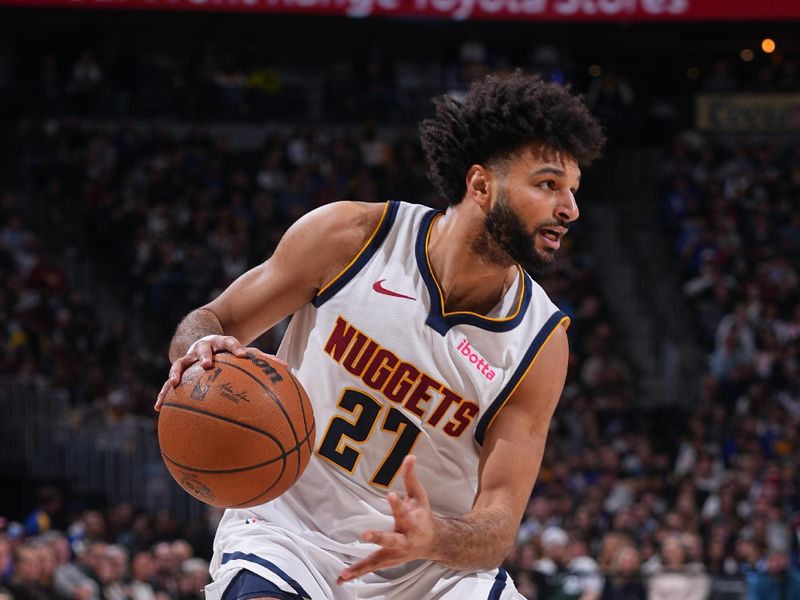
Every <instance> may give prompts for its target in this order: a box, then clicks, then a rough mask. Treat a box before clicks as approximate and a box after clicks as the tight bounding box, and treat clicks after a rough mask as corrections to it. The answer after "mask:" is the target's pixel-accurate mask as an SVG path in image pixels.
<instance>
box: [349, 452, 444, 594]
mask: <svg viewBox="0 0 800 600" xmlns="http://www.w3.org/2000/svg"><path fill="white" fill-rule="evenodd" d="M415 461H416V458H415V457H414V456H412V455H409V456H406V458H405V460H403V464H402V466H401V467H400V471H401V473H402V475H403V483H404V484H405V488H406V495H405V497H404V498H400V496H399V495H398V494H397V493H395V492H389V495H388V496H387V500H388V501H389V506H390V507H391V508H392V515H393V516H394V531H365V532H364V533H362V534H361V539H363V540H364V541H365V542H371V543H373V544H377V545H378V546H380V549H378V550H376V551H375V552H373V553H372V554H370V555H369V556H367V557H366V558H364V559H362V560H360V561H358V562H357V563H355V564H353V565H350V566H349V567H347V568H346V569H345V570H344V571H342V572H341V574H340V575H339V579H338V580H337V581H336V583H338V584H340V585H341V584H342V583H344V582H346V581H350V580H351V579H355V578H357V577H361V576H362V575H364V574H365V573H370V572H372V571H376V570H378V569H383V568H385V567H393V566H395V565H400V564H403V563H405V562H408V561H410V560H415V559H418V558H427V559H433V558H434V556H433V550H434V531H435V526H436V523H435V521H436V517H435V516H434V515H433V512H432V511H431V505H430V502H429V501H428V494H427V493H426V492H425V488H424V487H422V483H420V481H419V479H418V478H417V474H416V473H415V472H414V462H415Z"/></svg>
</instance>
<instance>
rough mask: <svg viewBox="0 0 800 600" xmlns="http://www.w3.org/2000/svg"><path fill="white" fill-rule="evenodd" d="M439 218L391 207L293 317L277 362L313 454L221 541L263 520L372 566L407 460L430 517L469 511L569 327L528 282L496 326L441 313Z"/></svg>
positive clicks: (511, 296)
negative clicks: (368, 535) (500, 429)
mask: <svg viewBox="0 0 800 600" xmlns="http://www.w3.org/2000/svg"><path fill="white" fill-rule="evenodd" d="M440 215H441V213H440V212H438V211H435V210H432V209H429V208H427V207H423V206H417V205H412V204H405V203H399V202H389V203H387V204H386V206H385V209H384V212H383V216H382V218H381V221H380V223H379V224H378V226H377V228H376V229H375V231H374V232H373V234H372V236H371V237H370V239H369V240H368V242H367V243H366V244H365V246H364V247H363V248H362V249H361V251H360V252H359V254H358V255H357V256H356V257H355V258H354V259H353V261H352V262H351V263H350V264H349V265H348V266H347V267H346V268H345V269H344V270H343V271H342V272H341V273H340V274H339V275H338V276H337V277H336V278H335V279H334V280H333V281H331V282H330V283H329V284H328V285H326V286H325V287H324V288H322V289H321V290H320V291H319V293H318V295H317V296H316V297H315V298H314V300H313V302H312V303H311V304H309V305H307V306H306V307H304V308H303V309H301V310H300V311H298V312H297V313H296V314H295V315H294V316H293V317H292V320H291V323H290V325H289V328H288V329H287V331H286V334H285V336H284V339H283V342H282V344H281V347H280V350H279V352H278V356H280V357H281V358H282V359H284V360H286V361H287V362H288V363H289V364H290V365H291V367H292V370H293V372H294V374H295V375H296V376H297V378H298V379H299V380H300V382H301V383H302V384H303V386H304V387H305V389H306V390H307V391H308V396H309V398H310V399H311V403H312V405H313V407H314V415H315V419H316V431H317V433H316V442H315V446H314V447H315V453H314V455H313V456H312V458H311V461H310V463H309V465H308V468H307V469H306V471H305V472H304V473H303V475H302V476H301V478H300V479H299V480H298V481H297V483H295V485H294V486H293V487H291V488H290V489H289V491H287V492H286V493H285V494H283V495H282V496H280V497H279V498H278V499H276V500H274V501H272V502H270V503H267V504H263V505H261V506H259V507H255V508H251V509H246V510H228V511H226V516H225V517H224V518H223V521H222V522H221V524H220V531H219V532H218V538H220V537H223V538H224V535H225V532H224V528H225V526H226V522H228V521H229V520H230V521H231V522H233V521H234V520H235V521H236V522H239V521H241V520H243V519H249V518H255V519H259V520H261V519H263V520H265V521H267V522H271V523H275V524H276V525H277V524H279V525H280V526H281V527H282V528H284V529H285V530H287V531H291V532H293V533H295V534H298V535H300V536H302V537H303V538H304V539H305V540H306V541H308V542H310V543H311V544H313V545H314V546H316V547H317V548H322V549H325V550H327V551H330V552H334V553H337V554H338V555H341V556H343V557H350V558H353V559H355V558H359V557H363V556H366V555H367V554H369V553H370V552H372V551H373V550H374V549H375V547H374V546H373V545H371V544H367V543H364V542H361V541H360V539H359V536H360V534H361V533H362V532H363V531H365V530H367V529H387V530H388V529H392V527H393V519H392V516H391V510H390V508H389V503H388V501H387V500H386V495H387V494H388V492H389V491H390V490H395V491H397V492H398V493H400V494H401V495H402V494H403V493H404V488H403V482H402V477H400V476H398V471H399V468H400V465H401V463H402V461H403V459H404V458H405V456H406V455H408V454H409V453H413V454H414V455H415V456H416V458H417V461H416V467H415V468H416V472H417V475H418V476H419V478H420V480H421V482H422V485H424V486H425V489H426V490H427V493H428V496H429V499H430V502H431V506H432V509H433V512H434V514H436V515H438V516H440V517H457V516H459V515H462V514H464V513H466V512H468V511H469V510H470V509H471V507H472V503H473V500H474V498H475V494H476V491H477V483H478V459H479V453H480V449H481V444H482V443H483V439H484V436H485V434H486V431H487V429H488V428H489V427H490V426H491V424H492V420H493V419H494V418H495V416H496V415H497V413H498V412H499V411H500V410H502V407H503V405H504V403H505V402H506V400H507V399H508V398H509V397H510V396H511V394H512V393H513V392H514V390H515V389H516V387H517V386H518V385H519V383H520V382H521V381H522V379H523V377H524V376H525V374H526V372H527V371H528V369H529V368H530V366H531V364H532V363H533V361H534V359H535V358H536V354H537V352H538V351H539V349H540V348H541V347H542V346H543V345H544V343H545V342H546V341H547V339H548V338H549V336H550V335H551V334H552V332H553V331H554V330H555V328H556V327H558V326H559V324H561V323H565V324H568V318H567V317H566V316H565V315H564V314H563V313H562V312H561V311H559V310H558V308H557V307H556V306H555V305H554V304H553V303H552V302H551V301H550V300H549V299H548V297H547V295H546V294H545V292H544V291H543V290H542V288H541V287H540V286H539V285H537V284H536V283H535V282H534V281H533V280H532V279H531V277H530V276H529V275H528V274H527V273H525V272H524V271H523V270H522V269H519V276H518V277H517V281H516V283H515V284H514V285H512V286H511V287H510V289H509V290H507V292H506V293H505V294H504V297H503V298H502V299H501V301H500V302H499V303H498V305H497V306H496V307H495V308H494V309H493V310H492V311H491V312H490V313H489V314H488V315H485V316H483V315H478V314H475V313H471V312H445V311H444V308H443V298H442V293H441V290H440V288H439V284H438V282H437V281H436V277H435V275H434V273H433V272H432V269H431V264H430V261H429V258H428V251H427V249H428V248H427V244H428V240H429V238H430V233H431V230H432V227H433V225H434V222H435V220H436V219H437V218H438V216H440ZM403 568H404V566H401V567H397V569H399V570H402V569H403ZM409 568H411V567H409Z"/></svg>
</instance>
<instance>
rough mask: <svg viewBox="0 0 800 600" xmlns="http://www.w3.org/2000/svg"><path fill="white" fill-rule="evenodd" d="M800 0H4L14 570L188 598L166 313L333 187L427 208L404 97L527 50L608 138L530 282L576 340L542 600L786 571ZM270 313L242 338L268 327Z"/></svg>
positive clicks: (527, 531)
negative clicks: (550, 256) (163, 405)
mask: <svg viewBox="0 0 800 600" xmlns="http://www.w3.org/2000/svg"><path fill="white" fill-rule="evenodd" d="M798 19H800V4H798V3H797V2H794V1H793V0H763V1H761V2H755V1H749V0H736V1H733V0H728V1H723V0H597V1H589V0H584V1H580V2H579V1H574V0H552V1H549V2H548V1H545V0H528V1H527V2H516V1H512V0H508V2H501V1H499V0H497V1H494V2H488V1H483V2H466V1H465V2H461V3H459V2H445V1H444V0H438V1H435V0H430V1H429V2H428V1H422V0H419V1H416V2H410V1H407V0H391V1H390V0H382V1H375V2H344V1H337V0H320V1H318V2H310V1H309V2H291V1H289V0H284V1H282V2H279V1H277V0H275V1H267V0H263V1H257V0H253V1H251V2H238V1H236V0H227V1H225V0H219V1H217V2H201V1H199V0H198V1H195V2H191V1H188V0H174V1H172V2H162V1H160V0H151V1H148V0H140V1H133V0H131V1H128V0H113V1H112V0H108V1H107V2H101V1H97V2H91V1H89V0H64V1H59V0H46V1H44V2H22V1H20V2H6V1H5V0H0V598H6V597H9V596H10V597H14V598H19V599H26V598H113V599H115V600H116V599H121V598H136V599H144V598H162V599H163V598H197V597H200V596H199V592H198V590H199V589H200V587H201V586H202V585H203V582H204V580H205V577H206V569H207V563H206V562H205V561H207V559H208V558H209V556H210V550H211V537H212V535H213V530H214V526H215V521H216V519H218V518H219V514H218V511H215V510H208V509H206V507H204V506H202V505H200V504H199V503H197V502H194V501H193V500H191V499H190V498H189V497H188V496H187V495H186V494H185V493H183V492H182V491H181V490H180V489H179V488H178V487H177V486H176V485H175V484H174V483H173V482H172V480H171V479H170V477H169V475H168V474H167V472H166V470H165V469H164V467H163V465H162V463H161V459H160V456H159V453H158V447H157V444H156V441H155V435H154V426H155V415H154V414H153V412H152V410H151V406H152V403H153V401H154V398H155V395H156V391H157V390H158V388H159V387H160V385H161V383H162V381H163V379H164V377H165V374H166V372H167V369H168V362H167V358H166V346H167V343H168V340H169V337H170V335H171V333H172V331H173V329H174V326H175V324H176V322H177V320H178V319H179V318H180V316H181V315H183V314H185V313H186V312H187V311H188V310H189V309H191V308H193V307H195V306H197V305H199V304H201V303H203V302H204V301H206V300H207V299H208V298H210V297H212V296H213V295H214V294H216V293H218V292H219V291H220V290H221V289H222V288H223V287H224V286H225V285H227V283H229V282H230V281H231V280H232V279H233V278H235V277H236V275H238V274H239V273H241V272H242V271H243V270H245V269H246V268H248V267H249V266H252V265H254V264H257V263H258V262H260V261H262V260H263V259H264V258H265V257H267V256H269V254H270V252H271V250H272V249H273V248H274V246H275V243H276V241H277V240H278V239H279V237H280V235H281V233H282V231H283V230H284V229H285V228H286V226H287V225H288V224H289V223H291V222H292V221H293V220H294V219H296V218H297V217H298V216H299V215H301V214H303V213H305V212H306V211H308V210H310V209H312V208H314V207H315V206H319V205H321V204H324V203H327V202H331V201H334V200H338V199H343V198H347V199H355V200H366V201H382V200H385V199H389V198H392V199H398V200H406V201H410V202H421V203H425V204H428V205H431V206H441V202H440V200H439V199H438V198H437V197H436V195H435V194H434V192H433V190H432V188H431V186H430V185H429V183H428V182H427V180H426V178H425V169H424V164H423V160H422V156H421V152H420V149H419V146H418V142H417V133H416V123H417V122H418V120H419V119H420V118H422V117H424V116H425V115H427V114H429V112H430V110H431V105H430V103H429V98H430V97H431V96H432V95H436V94H441V93H450V94H453V95H455V96H458V95H459V94H463V93H464V92H465V90H466V89H467V88H468V86H469V83H470V81H472V80H474V79H475V78H477V77H480V76H481V75H483V74H485V73H488V72H494V71H507V70H510V69H513V68H515V67H520V68H522V69H524V70H526V71H530V72H537V73H540V74H541V75H542V76H543V77H545V78H548V79H554V80H557V81H561V82H565V83H570V84H571V85H572V86H573V88H574V89H576V90H577V91H579V92H581V93H583V94H585V96H586V99H587V102H588V103H589V104H590V106H591V107H592V109H593V110H594V112H595V113H596V114H597V115H598V116H599V117H600V118H601V119H602V120H603V122H604V125H605V127H606V130H607V132H608V135H609V138H610V144H609V147H608V150H607V152H606V155H605V157H604V159H603V160H602V161H600V162H599V163H598V164H596V165H595V166H593V167H592V168H591V169H588V170H587V171H586V173H585V183H584V185H583V186H582V189H581V192H580V197H579V202H580V205H581V209H582V217H581V221H580V223H579V225H578V226H576V227H575V228H574V230H575V234H574V236H573V235H572V234H571V238H572V239H571V241H570V244H569V245H568V247H567V248H566V249H565V252H564V256H563V258H562V259H561V260H560V268H559V270H557V271H556V272H554V273H552V274H550V275H548V276H546V277H545V278H543V280H542V284H543V285H544V286H545V287H546V289H547V290H548V292H549V293H550V294H551V297H553V298H554V300H555V301H556V302H557V303H558V304H559V305H560V306H561V307H562V309H563V310H565V312H567V313H568V314H569V315H570V316H571V317H572V321H573V325H572V327H571V329H570V339H571V352H572V355H571V368H570V373H569V375H568V382H567V386H566V388H565V391H564V395H563V398H562V400H561V403H560V405H559V408H558V410H557V413H556V416H555V419H554V422H553V425H552V428H551V435H550V439H549V442H548V447H547V451H546V456H545V460H544V464H543V467H542V471H541V474H540V477H539V481H538V482H537V485H536V488H535V490H534V494H533V496H532V499H531V502H530V505H529V508H528V510H527V511H526V515H525V518H524V520H523V522H522V523H521V526H520V530H519V536H518V543H517V546H516V547H515V549H514V550H513V552H512V553H511V555H510V556H509V557H508V559H507V561H506V564H505V566H506V567H507V569H508V570H509V571H510V572H511V573H512V574H513V576H514V578H515V580H516V582H517V585H518V587H519V588H520V590H521V591H523V593H525V594H526V596H527V597H529V598H539V599H549V598H559V599H563V598H581V599H583V600H589V599H591V598H604V599H623V598H625V599H633V598H670V599H673V598H674V599H675V600H678V599H681V600H684V599H693V598H698V599H699V598H707V597H708V598H715V599H737V598H747V599H759V600H760V599H768V600H772V599H775V600H779V599H782V600H790V599H795V598H800V565H799V564H798V544H799V543H800V492H799V491H798V490H800V471H798V460H800V440H799V439H798V426H799V425H800V384H799V383H798V382H799V381H800V369H799V368H798V367H799V366H800V363H799V361H800V358H799V357H798V355H799V354H800V296H799V295H798V275H800V274H799V273H798V266H799V265H800V138H798V128H799V127H800V72H798V64H799V63H798V61H799V60H800V22H798ZM281 333H282V330H281V327H278V328H276V331H272V332H270V333H268V334H266V335H265V336H264V337H263V338H261V339H260V340H259V341H258V342H257V344H256V345H259V346H260V347H262V348H263V349H264V350H267V351H271V350H274V349H275V348H276V344H277V342H278V340H279V339H280V335H281Z"/></svg>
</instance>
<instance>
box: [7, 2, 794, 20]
mask: <svg viewBox="0 0 800 600" xmlns="http://www.w3.org/2000/svg"><path fill="white" fill-rule="evenodd" d="M2 5H13V6H30V7H77V8H125V9H146V10H201V11H231V12H264V13H305V14H312V15H342V16H348V17H353V18H362V17H371V16H382V17H416V18H441V19H453V20H457V21H460V20H465V19H506V20H532V21H667V20H674V21H718V20H754V19H760V20H785V19H800V0H761V1H759V0H0V6H2Z"/></svg>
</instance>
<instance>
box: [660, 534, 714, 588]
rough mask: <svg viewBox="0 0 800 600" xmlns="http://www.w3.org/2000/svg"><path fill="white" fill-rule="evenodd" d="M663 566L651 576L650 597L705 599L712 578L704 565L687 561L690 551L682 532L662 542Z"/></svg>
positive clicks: (661, 557) (669, 536)
mask: <svg viewBox="0 0 800 600" xmlns="http://www.w3.org/2000/svg"><path fill="white" fill-rule="evenodd" d="M660 559H661V567H660V568H658V569H656V571H655V572H654V573H653V574H652V575H651V577H650V583H649V598H650V600H705V598H706V596H707V595H708V590H709V581H708V577H707V576H706V574H705V572H704V569H703V566H702V565H698V564H690V563H687V561H686V551H685V548H684V546H683V543H682V542H681V538H680V536H678V535H674V534H672V535H668V536H667V537H665V538H664V539H663V541H662V542H661V555H660Z"/></svg>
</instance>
